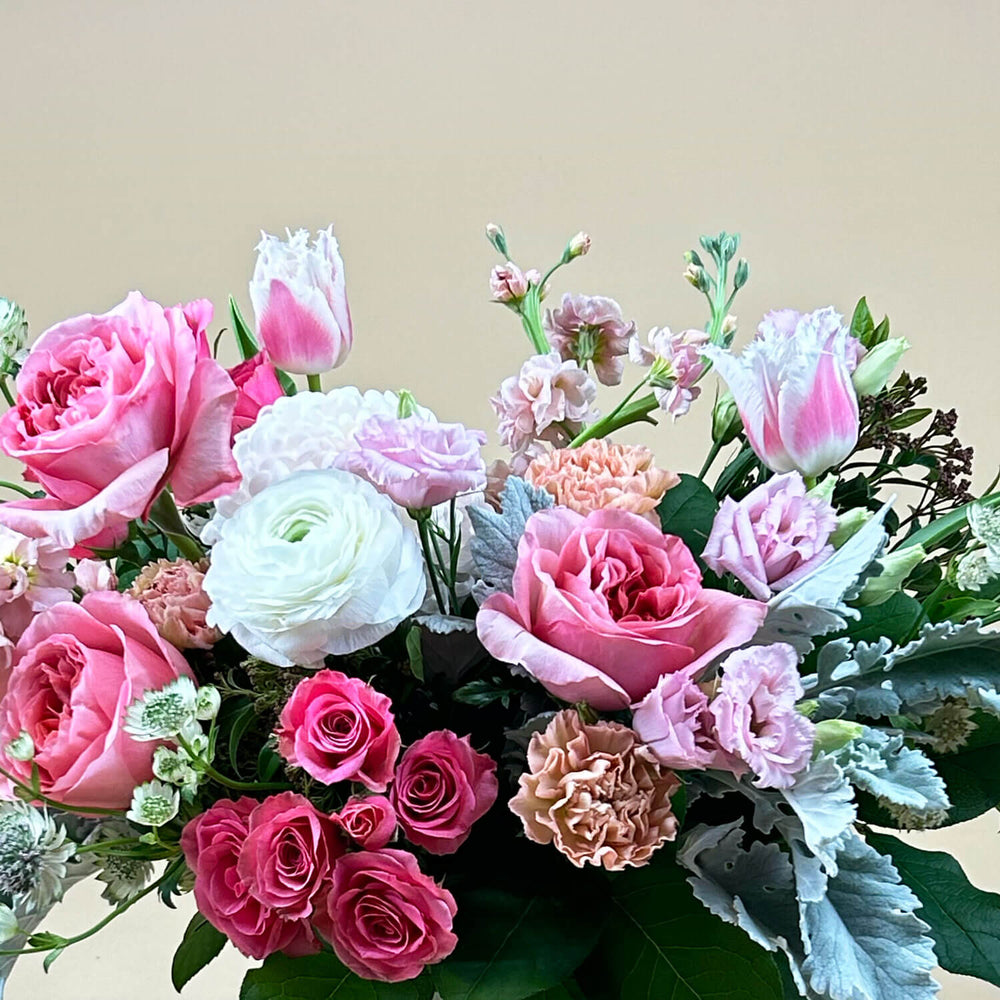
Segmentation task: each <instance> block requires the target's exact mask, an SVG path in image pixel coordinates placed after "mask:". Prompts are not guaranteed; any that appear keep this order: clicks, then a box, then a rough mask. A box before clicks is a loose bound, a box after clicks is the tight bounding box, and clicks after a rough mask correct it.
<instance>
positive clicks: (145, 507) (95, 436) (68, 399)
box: [0, 292, 239, 547]
mask: <svg viewBox="0 0 1000 1000" xmlns="http://www.w3.org/2000/svg"><path fill="white" fill-rule="evenodd" d="M211 316H212V307H211V304H210V303H208V302H205V301H203V300H200V301H198V302H192V303H189V304H188V305H186V306H183V307H181V306H174V307H172V308H170V309H164V308H163V306H161V305H158V304H157V303H155V302H149V301H147V300H146V299H144V298H143V297H142V295H140V294H139V292H132V293H131V294H130V295H129V296H128V298H127V299H125V301H124V302H123V303H122V304H121V305H119V306H117V307H116V308H115V309H112V310H111V312H109V313H105V314H104V315H102V316H77V317H75V318H74V319H68V320H65V321H64V322H62V323H58V324H57V325H56V326H54V327H52V328H51V329H49V330H47V331H46V332H45V333H43V334H42V336H41V337H40V338H39V339H38V342H37V343H36V344H35V345H34V347H33V348H32V350H31V353H30V354H29V355H28V360H27V361H26V362H25V364H24V367H23V368H22V369H21V372H20V374H19V375H18V376H17V402H16V405H15V406H13V407H12V408H11V409H10V410H8V411H7V412H6V413H5V414H4V416H3V418H2V419H0V449H2V450H3V452H4V453H5V454H6V455H9V456H10V457H11V458H16V459H17V460H18V461H20V462H23V463H24V464H25V465H26V466H27V472H26V473H25V475H26V477H27V478H28V479H30V480H32V481H34V482H37V483H39V484H40V485H41V486H42V488H43V489H44V490H45V492H46V493H47V494H48V496H47V497H45V498H44V499H41V500H18V501H13V502H10V503H5V504H3V505H2V506H0V521H2V522H3V523H4V524H6V525H8V526H10V527H12V528H15V529H16V530H18V531H23V532H24V533H25V534H29V535H33V536H36V537H41V536H47V537H48V538H50V539H52V540H53V541H54V542H56V543H57V544H59V545H62V546H63V547H69V546H72V545H75V544H77V543H79V542H82V541H85V540H90V539H94V538H95V536H99V535H100V533H101V532H104V533H105V534H104V536H103V537H101V538H100V539H99V543H100V544H109V543H111V542H113V540H114V537H115V533H118V534H120V532H121V530H122V529H123V528H124V526H125V524H126V522H128V521H129V520H131V519H132V518H134V517H139V516H142V515H145V514H147V513H148V511H149V508H150V506H151V505H152V503H153V501H154V500H155V499H156V497H157V496H158V495H159V493H160V491H161V490H162V489H163V487H164V486H165V485H166V484H167V483H170V484H171V485H172V487H173V490H174V496H175V497H176V499H177V502H178V503H180V504H182V505H186V504H193V503H202V502H206V501H209V500H215V499H216V498H218V497H220V496H223V495H224V494H226V493H228V492H230V491H231V490H232V489H233V488H234V486H235V484H236V483H237V482H238V481H239V472H238V470H237V468H236V463H235V462H234V461H233V456H232V452H231V450H230V447H229V441H230V424H231V422H232V415H233V407H234V406H235V404H236V387H235V386H234V385H233V382H232V379H230V377H229V376H228V375H227V374H226V371H225V369H224V368H222V366H221V365H219V364H218V363H217V362H216V361H215V360H214V359H213V358H212V356H211V352H210V350H209V347H208V340H207V337H206V334H205V331H206V327H207V326H208V323H209V321H210V320H211ZM106 529H107V530H106ZM95 544H96V543H95Z"/></svg>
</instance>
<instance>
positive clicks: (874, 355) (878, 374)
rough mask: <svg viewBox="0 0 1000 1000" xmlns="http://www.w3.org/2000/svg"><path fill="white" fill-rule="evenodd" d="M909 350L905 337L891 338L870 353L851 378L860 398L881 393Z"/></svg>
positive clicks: (862, 360) (877, 345) (861, 361)
mask: <svg viewBox="0 0 1000 1000" xmlns="http://www.w3.org/2000/svg"><path fill="white" fill-rule="evenodd" d="M909 349H910V343H909V341H908V340H906V338H905V337H890V339H889V340H883V341H882V343H881V344H876V345H875V347H873V348H872V349H871V350H870V351H868V353H867V354H865V356H864V357H863V358H862V359H861V360H860V361H859V362H858V367H857V368H855V369H854V374H853V375H852V376H851V382H852V383H853V384H854V391H855V392H856V393H857V394H858V397H859V398H860V397H861V396H874V395H875V393H877V392H881V391H882V390H883V389H884V388H885V384H886V382H888V381H889V378H890V376H891V375H892V373H893V371H895V369H896V365H898V364H899V359H900V358H901V357H902V356H903V355H904V354H905V353H906V352H907V351H908V350H909Z"/></svg>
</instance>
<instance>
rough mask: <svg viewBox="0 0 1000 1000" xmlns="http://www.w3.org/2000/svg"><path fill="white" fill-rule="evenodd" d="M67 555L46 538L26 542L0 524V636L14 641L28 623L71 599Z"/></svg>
mask: <svg viewBox="0 0 1000 1000" xmlns="http://www.w3.org/2000/svg"><path fill="white" fill-rule="evenodd" d="M68 561H69V553H68V552H67V551H66V549H63V548H60V547H59V546H58V545H56V544H55V543H54V542H52V541H50V540H49V539H47V538H29V537H28V536H27V535H22V534H21V533H20V532H19V531H12V530H11V529H10V528H7V527H4V526H3V525H2V524H0V632H2V634H3V635H5V636H6V637H7V638H8V639H12V640H14V641H16V640H17V639H19V638H20V637H21V633H22V632H24V630H25V629H26V628H27V627H28V625H29V624H30V623H31V619H32V618H33V617H34V616H35V615H36V614H37V613H38V612H39V611H44V610H45V609H46V608H50V607H52V605H53V604H58V603H59V602H60V601H69V600H72V598H73V591H72V588H73V584H74V580H73V574H72V573H70V572H69V571H68V570H67V568H66V564H67V562H68Z"/></svg>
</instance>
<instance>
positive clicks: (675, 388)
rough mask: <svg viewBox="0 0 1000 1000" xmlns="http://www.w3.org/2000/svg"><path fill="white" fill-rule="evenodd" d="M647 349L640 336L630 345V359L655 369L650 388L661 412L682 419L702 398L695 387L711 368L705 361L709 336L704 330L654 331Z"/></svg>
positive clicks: (650, 332) (654, 329)
mask: <svg viewBox="0 0 1000 1000" xmlns="http://www.w3.org/2000/svg"><path fill="white" fill-rule="evenodd" d="M647 341H648V343H649V346H648V347H644V346H643V345H642V343H641V342H640V340H639V337H638V335H636V336H635V337H633V338H632V342H631V344H630V345H629V356H630V357H631V359H632V360H633V361H634V362H635V363H636V364H639V365H642V366H643V367H645V368H649V367H651V366H652V368H653V373H652V378H651V384H652V386H653V394H654V395H655V396H656V401H657V402H658V403H659V404H660V409H662V410H666V411H667V413H669V414H671V415H672V416H673V417H675V418H676V417H681V416H683V415H684V414H685V413H687V411H688V410H689V409H690V408H691V403H692V402H694V400H696V399H697V398H698V396H699V395H700V394H701V389H700V388H699V387H698V385H697V384H696V383H697V382H698V380H699V379H700V378H701V377H702V375H704V374H705V369H706V368H707V367H708V365H707V362H706V361H705V360H704V358H703V357H702V354H703V352H704V349H705V346H706V344H708V334H707V333H705V331H704V330H682V331H681V332H680V333H671V332H670V330H669V329H668V328H667V327H661V328H657V327H654V328H653V329H652V330H650V331H649V335H648V337H647Z"/></svg>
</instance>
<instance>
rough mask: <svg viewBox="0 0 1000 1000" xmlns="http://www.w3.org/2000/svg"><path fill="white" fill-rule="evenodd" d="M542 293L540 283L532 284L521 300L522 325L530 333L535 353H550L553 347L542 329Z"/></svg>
mask: <svg viewBox="0 0 1000 1000" xmlns="http://www.w3.org/2000/svg"><path fill="white" fill-rule="evenodd" d="M540 295H541V288H540V287H539V286H538V285H532V286H531V287H530V288H529V289H528V292H527V294H526V295H525V296H524V298H523V299H522V300H521V310H520V315H521V325H522V326H523V327H524V332H525V333H526V334H527V335H528V340H530V341H531V346H532V347H533V348H534V349H535V353H536V354H548V353H549V351H551V350H552V347H551V345H550V344H549V341H548V338H547V337H546V336H545V331H544V330H543V329H542V302H541V299H540V298H539V296H540Z"/></svg>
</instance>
